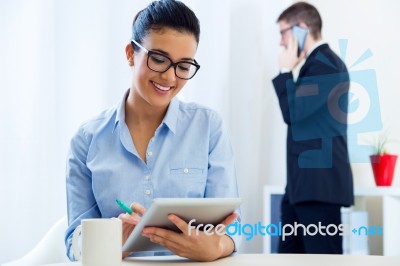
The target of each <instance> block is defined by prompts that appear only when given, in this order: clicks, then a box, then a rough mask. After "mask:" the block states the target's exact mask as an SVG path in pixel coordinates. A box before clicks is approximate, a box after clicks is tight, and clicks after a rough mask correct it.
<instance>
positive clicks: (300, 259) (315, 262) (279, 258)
mask: <svg viewBox="0 0 400 266" xmlns="http://www.w3.org/2000/svg"><path fill="white" fill-rule="evenodd" d="M177 264H179V265H180V266H196V265H215V266H235V265H238V266H239V265H240V266H242V265H251V266H254V265H263V266H264V265H268V266H293V265H295V266H303V265H304V266H321V265H323V266H338V265H340V266H357V265H362V266H376V265H378V266H399V265H400V257H385V256H346V255H311V254H237V255H235V256H231V257H227V258H223V259H219V260H217V261H214V262H210V263H204V262H194V261H190V260H187V259H184V258H180V257H177V256H163V257H137V258H129V259H125V260H124V261H123V262H122V264H121V266H129V265H148V266H153V265H162V266H168V265H177ZM73 265H81V263H80V262H69V263H58V264H48V265H47V266H73Z"/></svg>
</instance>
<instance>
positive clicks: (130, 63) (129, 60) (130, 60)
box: [128, 57, 133, 66]
mask: <svg viewBox="0 0 400 266" xmlns="http://www.w3.org/2000/svg"><path fill="white" fill-rule="evenodd" d="M128 64H129V66H133V58H132V57H129V59H128Z"/></svg>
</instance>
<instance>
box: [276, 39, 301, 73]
mask: <svg viewBox="0 0 400 266" xmlns="http://www.w3.org/2000/svg"><path fill="white" fill-rule="evenodd" d="M297 53H298V40H297V38H295V37H293V36H290V39H289V43H288V45H287V47H285V49H284V50H283V51H282V53H281V55H280V56H279V68H280V69H290V70H292V69H293V68H295V67H296V66H297V65H298V63H299V62H300V61H301V60H303V58H304V57H305V55H306V53H305V52H304V50H303V51H301V53H300V55H299V56H297Z"/></svg>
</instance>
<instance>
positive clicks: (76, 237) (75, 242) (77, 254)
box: [72, 225, 82, 260]
mask: <svg viewBox="0 0 400 266" xmlns="http://www.w3.org/2000/svg"><path fill="white" fill-rule="evenodd" d="M81 233H82V225H78V226H77V227H76V228H75V231H74V234H73V235H72V251H73V252H74V257H75V259H76V260H81V259H82V251H80V250H79V247H78V240H79V236H80V235H81Z"/></svg>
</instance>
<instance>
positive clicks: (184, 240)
mask: <svg viewBox="0 0 400 266" xmlns="http://www.w3.org/2000/svg"><path fill="white" fill-rule="evenodd" d="M237 217H238V213H236V212H235V213H233V214H231V215H229V216H227V217H226V218H225V220H223V221H222V222H221V224H223V225H224V227H223V230H219V229H221V228H219V229H218V234H217V233H216V232H215V227H214V228H213V229H212V230H210V231H209V232H208V233H207V234H206V233H204V232H203V231H197V232H196V229H195V228H193V227H192V228H191V229H190V231H189V228H188V224H187V223H186V222H185V221H184V220H182V219H180V218H179V217H178V216H176V215H173V214H170V215H168V219H169V220H170V221H171V222H173V223H174V224H175V225H176V226H177V227H178V228H179V229H180V230H181V231H182V232H181V233H176V232H174V231H171V230H167V229H163V228H158V227H147V228H145V229H144V230H143V236H145V237H148V238H149V239H150V241H152V242H154V243H158V244H160V245H162V246H164V247H166V248H168V249H169V250H171V251H172V252H174V253H175V254H176V255H178V256H181V257H186V258H189V259H193V260H198V261H213V260H216V259H218V258H222V257H226V256H229V255H230V254H231V253H232V252H233V250H234V247H235V246H234V243H233V240H232V239H231V238H230V237H229V236H227V235H225V229H226V226H228V225H229V224H231V223H233V222H234V221H235V220H236V218H237ZM211 233H212V234H211Z"/></svg>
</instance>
